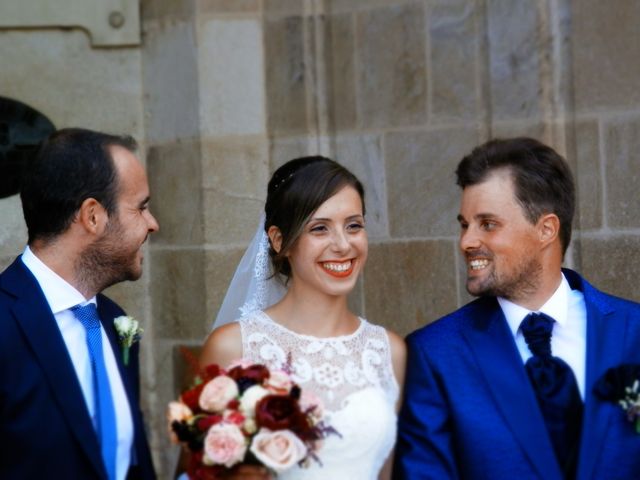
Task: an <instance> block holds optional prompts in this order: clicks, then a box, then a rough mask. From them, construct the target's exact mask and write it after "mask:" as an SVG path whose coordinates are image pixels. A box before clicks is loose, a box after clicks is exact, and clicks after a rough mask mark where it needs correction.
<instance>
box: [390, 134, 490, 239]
mask: <svg viewBox="0 0 640 480" xmlns="http://www.w3.org/2000/svg"><path fill="white" fill-rule="evenodd" d="M477 135H478V134H477V132H476V131H475V130H474V129H473V128H470V127H459V128H452V129H442V130H429V131H422V132H417V131H414V132H393V133H389V134H387V135H386V136H385V140H384V156H385V162H386V168H387V191H388V193H387V195H388V204H389V213H388V215H389V230H390V234H391V236H392V237H394V238H398V237H399V238H411V237H429V236H451V235H456V234H457V233H458V230H459V227H458V222H457V221H456V217H457V215H458V212H459V208H460V189H459V188H458V187H457V186H456V177H455V170H456V167H457V166H458V163H459V162H460V160H461V159H462V157H463V156H464V155H466V154H468V153H469V152H470V151H471V150H472V148H473V147H474V146H476V145H477V143H478V136H477Z"/></svg>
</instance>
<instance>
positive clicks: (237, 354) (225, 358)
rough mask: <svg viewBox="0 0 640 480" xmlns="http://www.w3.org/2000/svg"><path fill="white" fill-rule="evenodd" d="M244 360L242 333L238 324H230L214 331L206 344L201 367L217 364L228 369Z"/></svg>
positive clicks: (201, 358) (203, 349) (201, 356)
mask: <svg viewBox="0 0 640 480" xmlns="http://www.w3.org/2000/svg"><path fill="white" fill-rule="evenodd" d="M241 358H242V332H241V331H240V324H239V323H237V322H233V323H228V324H226V325H222V326H221V327H218V328H216V329H215V330H214V331H212V332H211V333H210V334H209V336H208V337H207V339H206V340H205V342H204V345H203V347H202V353H201V354H200V365H209V364H211V363H216V364H218V365H220V366H222V367H226V366H227V365H229V364H230V363H231V362H233V361H235V360H239V359H241Z"/></svg>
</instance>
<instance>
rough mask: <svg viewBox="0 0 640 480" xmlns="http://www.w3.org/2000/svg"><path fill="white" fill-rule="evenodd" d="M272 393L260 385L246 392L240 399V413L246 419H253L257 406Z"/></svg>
mask: <svg viewBox="0 0 640 480" xmlns="http://www.w3.org/2000/svg"><path fill="white" fill-rule="evenodd" d="M270 393H271V392H269V390H267V389H266V388H263V387H261V386H260V385H253V386H252V387H249V388H247V389H246V390H245V392H244V394H242V398H241V399H240V411H241V412H242V414H243V415H244V416H245V417H251V418H253V417H254V416H255V414H256V404H257V403H258V402H259V401H260V399H261V398H262V397H264V396H265V395H269V394H270Z"/></svg>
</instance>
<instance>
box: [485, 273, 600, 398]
mask: <svg viewBox="0 0 640 480" xmlns="http://www.w3.org/2000/svg"><path fill="white" fill-rule="evenodd" d="M498 303H500V307H501V308H502V312H503V313H504V316H505V317H506V319H507V323H508V324H509V328H510V329H511V333H512V334H513V338H514V339H515V342H516V346H517V347H518V351H519V352H520V356H521V357H522V361H523V362H526V361H527V360H528V359H529V358H530V357H531V356H532V354H531V351H530V350H529V347H528V346H527V342H526V341H525V339H524V335H523V334H522V332H521V331H520V324H521V323H522V321H523V320H524V318H525V317H526V316H527V315H528V314H529V313H531V310H528V309H526V308H524V307H521V306H520V305H516V304H515V303H513V302H510V301H509V300H506V299H504V298H501V297H498ZM538 312H542V313H545V314H547V315H549V316H550V317H551V318H553V319H554V320H555V323H554V324H553V331H552V333H551V354H552V355H554V356H556V357H559V358H561V359H562V360H564V361H565V362H566V363H567V364H568V365H569V367H571V370H573V374H574V375H575V377H576V381H577V383H578V389H579V390H580V396H581V397H582V399H583V400H584V385H585V381H586V380H585V375H586V371H585V364H586V357H587V308H586V306H585V303H584V295H583V294H582V292H581V291H580V290H571V287H570V286H569V282H568V281H567V279H566V278H565V277H564V274H563V275H562V282H561V283H560V286H559V287H558V288H557V289H556V291H555V292H554V294H553V295H552V296H551V298H550V299H549V300H547V302H546V303H545V304H544V305H543V306H542V307H541V308H540V310H538Z"/></svg>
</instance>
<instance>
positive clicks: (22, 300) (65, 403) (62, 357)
mask: <svg viewBox="0 0 640 480" xmlns="http://www.w3.org/2000/svg"><path fill="white" fill-rule="evenodd" d="M5 278H6V279H7V282H6V285H10V291H12V292H13V293H14V294H15V295H16V296H17V301H16V303H15V304H14V306H13V308H12V312H13V314H14V315H15V317H16V319H17V321H18V325H19V326H20V328H21V329H22V331H23V333H24V337H25V340H26V342H27V343H29V345H30V346H31V349H32V351H33V354H34V356H35V357H36V359H37V361H38V363H39V364H40V368H41V369H42V372H43V373H44V376H45V378H46V380H47V383H48V385H49V387H50V389H51V392H52V394H53V398H54V401H55V403H56V404H57V405H58V408H59V409H60V412H61V413H62V415H63V416H64V418H65V419H66V423H67V425H68V426H69V429H70V430H71V431H72V432H73V434H74V435H75V437H76V438H77V440H78V443H79V445H80V448H81V449H82V450H83V451H84V452H85V454H86V455H87V457H89V459H90V460H91V463H92V464H93V465H94V467H95V468H96V471H97V472H99V473H100V475H101V476H104V475H105V473H104V468H103V466H102V459H101V457H100V448H99V446H98V440H97V437H96V435H95V431H94V429H93V425H92V423H91V419H90V417H89V412H88V410H87V406H86V404H85V400H84V396H83V394H82V390H81V388H80V383H79V382H78V378H77V375H76V372H75V370H74V368H73V365H72V363H71V358H70V357H69V354H68V352H67V348H66V345H65V343H64V340H63V338H62V335H61V333H60V330H59V329H58V326H57V324H56V321H55V318H54V317H53V314H52V313H51V310H50V308H49V305H48V304H47V302H46V300H45V298H44V295H43V294H42V290H41V289H40V287H39V285H38V284H37V282H36V281H35V279H34V278H33V277H32V276H31V274H30V272H29V271H28V270H27V269H26V267H25V266H24V265H23V264H22V261H21V260H20V259H18V260H16V262H14V264H13V265H12V266H11V267H9V269H8V270H7V276H6V277H5Z"/></svg>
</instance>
